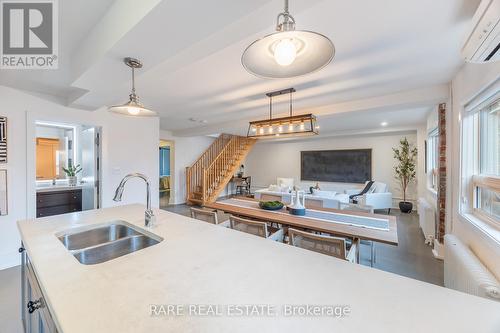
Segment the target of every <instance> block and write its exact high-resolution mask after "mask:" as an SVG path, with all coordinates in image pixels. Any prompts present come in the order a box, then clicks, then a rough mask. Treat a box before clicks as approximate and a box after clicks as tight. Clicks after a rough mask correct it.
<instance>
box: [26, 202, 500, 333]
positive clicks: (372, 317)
mask: <svg viewBox="0 0 500 333" xmlns="http://www.w3.org/2000/svg"><path fill="white" fill-rule="evenodd" d="M155 214H156V215H157V223H156V226H155V227H154V228H152V229H148V231H150V232H153V233H154V234H157V235H159V236H161V237H162V238H163V239H164V240H163V241H162V242H161V243H159V244H157V245H154V246H151V247H149V248H146V249H143V250H140V251H138V252H135V253H132V254H129V255H126V256H122V257H119V258H116V259H114V260H111V261H108V262H104V263H101V264H97V265H82V264H80V263H79V262H78V261H77V260H76V259H75V258H74V257H73V256H72V255H71V254H70V253H69V252H68V251H67V250H66V248H65V247H64V246H63V244H62V243H61V242H59V240H58V239H57V238H56V237H55V235H54V234H55V233H58V232H61V231H65V230H68V229H70V228H73V227H81V226H84V225H90V224H100V223H103V222H108V221H109V222H110V221H112V220H116V219H122V220H125V221H127V222H129V223H132V224H134V225H137V226H139V227H143V223H144V206H141V205H127V206H122V207H115V208H106V209H101V210H93V211H85V212H78V213H71V214H66V215H60V216H53V217H47V218H41V219H37V220H27V221H20V222H18V226H19V229H20V232H21V237H22V239H23V242H24V246H25V248H26V250H27V252H28V254H29V256H30V258H31V260H32V264H33V267H34V270H35V273H36V274H37V277H38V279H39V282H40V284H41V287H42V291H43V293H44V295H45V297H46V298H47V302H48V306H49V309H50V311H51V313H52V314H53V315H54V320H55V321H56V325H57V326H58V329H59V330H60V332H61V333H77V332H86V333H88V332H93V333H99V332H103V333H112V332H120V333H121V332H134V333H136V332H285V331H286V332H349V333H352V332H362V331H365V332H419V333H420V332H482V333H486V332H500V303H497V302H493V301H490V300H486V299H482V298H479V297H475V296H471V295H467V294H463V293H460V292H457V291H454V290H450V289H446V288H442V287H438V286H435V285H432V284H428V283H424V282H420V281H417V280H413V279H409V278H405V277H402V276H398V275H395V274H391V273H387V272H383V271H380V270H377V269H372V268H369V267H364V266H360V265H354V264H350V263H348V262H346V261H342V260H338V259H335V258H332V257H329V256H326V255H322V254H317V253H314V252H310V251H306V250H302V249H299V248H295V247H291V246H289V245H286V244H281V243H276V242H273V241H269V240H266V239H263V238H259V237H256V236H253V235H249V234H245V233H242V232H238V231H234V230H230V229H226V228H223V227H220V226H215V225H211V224H208V223H206V222H200V221H196V220H193V219H190V218H187V217H184V216H181V215H177V214H173V213H170V212H166V211H159V210H155ZM151 304H172V305H176V304H179V305H187V304H207V305H220V306H221V307H222V308H224V306H225V305H234V304H236V305H245V304H253V305H262V304H266V305H270V306H273V307H274V308H275V309H276V310H277V312H278V313H280V312H281V311H282V306H283V305H286V304H301V305H307V304H309V305H316V304H323V305H347V306H349V307H350V310H351V313H350V314H349V315H348V316H347V317H344V318H332V317H300V316H293V317H285V316H283V315H281V314H278V315H277V316H274V317H237V318H234V317H228V316H227V315H222V316H204V317H202V316H189V315H183V316H174V315H171V316H161V317H152V316H151V315H150V305H151ZM186 312H187V311H186ZM224 313H225V312H224Z"/></svg>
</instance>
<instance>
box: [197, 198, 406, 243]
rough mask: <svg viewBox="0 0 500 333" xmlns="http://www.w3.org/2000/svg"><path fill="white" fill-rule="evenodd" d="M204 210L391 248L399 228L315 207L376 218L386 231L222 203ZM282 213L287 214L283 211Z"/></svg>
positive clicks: (392, 220) (392, 222)
mask: <svg viewBox="0 0 500 333" xmlns="http://www.w3.org/2000/svg"><path fill="white" fill-rule="evenodd" d="M237 199H238V200H251V201H255V202H258V200H255V199H251V198H244V197H238V198H237ZM204 206H205V207H207V208H211V209H217V210H221V211H224V212H226V213H229V214H234V215H238V216H243V217H247V218H252V219H258V220H263V221H268V222H273V223H280V224H283V225H286V226H289V227H297V228H301V229H309V230H314V231H319V232H324V233H329V234H333V235H339V236H345V237H354V238H360V239H365V240H370V241H375V242H380V243H385V244H390V245H398V227H397V221H396V217H395V216H390V215H381V214H371V213H365V212H354V211H348V210H339V209H331V208H316V207H315V208H314V209H311V210H318V211H326V212H332V213H338V214H343V215H350V216H360V217H371V218H378V219H386V220H388V222H389V223H388V225H389V230H381V229H372V228H365V227H361V226H356V225H349V224H344V223H335V221H322V220H318V219H311V218H308V217H304V216H297V215H291V214H276V212H271V211H266V210H264V209H254V208H248V207H241V206H236V205H233V204H227V203H224V200H222V201H217V202H213V203H207V204H205V205H204ZM283 212H286V211H285V209H283Z"/></svg>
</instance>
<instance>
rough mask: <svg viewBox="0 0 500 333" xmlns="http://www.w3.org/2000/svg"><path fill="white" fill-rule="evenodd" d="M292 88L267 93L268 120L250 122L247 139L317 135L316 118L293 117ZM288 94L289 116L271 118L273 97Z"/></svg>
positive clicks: (311, 115)
mask: <svg viewBox="0 0 500 333" xmlns="http://www.w3.org/2000/svg"><path fill="white" fill-rule="evenodd" d="M294 92H295V89H294V88H288V89H283V90H278V91H273V92H270V93H267V94H266V96H267V97H269V119H265V120H256V121H251V122H250V123H249V125H248V132H247V137H249V138H263V139H264V138H278V137H290V136H306V135H318V134H319V126H318V125H317V124H316V116H315V115H313V114H311V113H308V114H301V115H295V116H294V115H293V110H292V94H293V93H294ZM283 94H289V96H290V99H289V100H290V115H289V116H288V117H280V118H273V97H275V96H279V95H283Z"/></svg>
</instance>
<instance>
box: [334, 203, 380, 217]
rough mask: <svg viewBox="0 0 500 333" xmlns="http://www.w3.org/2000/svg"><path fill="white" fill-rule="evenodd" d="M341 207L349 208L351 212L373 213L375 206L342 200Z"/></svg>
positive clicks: (343, 208)
mask: <svg viewBox="0 0 500 333" xmlns="http://www.w3.org/2000/svg"><path fill="white" fill-rule="evenodd" d="M340 209H342V210H348V211H351V212H366V213H370V214H373V206H369V205H359V204H353V203H346V202H341V203H340Z"/></svg>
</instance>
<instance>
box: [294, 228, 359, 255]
mask: <svg viewBox="0 0 500 333" xmlns="http://www.w3.org/2000/svg"><path fill="white" fill-rule="evenodd" d="M288 237H289V240H290V245H293V246H297V247H300V248H303V249H306V250H311V251H314V252H319V253H323V254H326V255H329V256H333V257H336V258H340V259H344V260H347V261H349V262H352V263H358V251H359V240H358V239H354V240H353V241H352V242H351V244H350V246H349V244H348V242H347V241H346V239H345V238H340V237H332V236H324V235H316V234H311V233H309V232H305V231H300V230H297V229H293V228H289V229H288Z"/></svg>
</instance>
